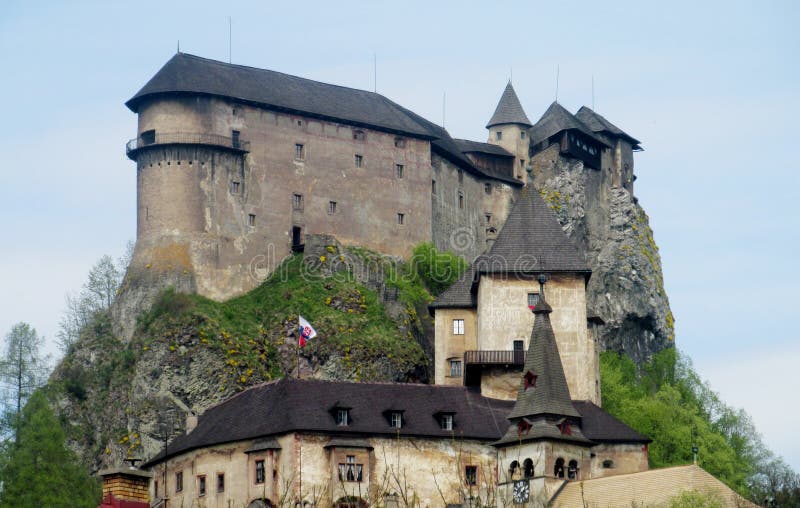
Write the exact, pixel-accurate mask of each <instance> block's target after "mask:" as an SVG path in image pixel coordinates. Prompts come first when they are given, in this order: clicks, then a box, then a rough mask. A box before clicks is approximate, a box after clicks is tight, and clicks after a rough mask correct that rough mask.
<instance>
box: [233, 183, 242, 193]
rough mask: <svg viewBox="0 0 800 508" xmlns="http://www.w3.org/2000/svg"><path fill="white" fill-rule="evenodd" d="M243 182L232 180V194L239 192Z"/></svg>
mask: <svg viewBox="0 0 800 508" xmlns="http://www.w3.org/2000/svg"><path fill="white" fill-rule="evenodd" d="M241 186H242V184H241V183H240V182H231V194H239V189H240V188H241Z"/></svg>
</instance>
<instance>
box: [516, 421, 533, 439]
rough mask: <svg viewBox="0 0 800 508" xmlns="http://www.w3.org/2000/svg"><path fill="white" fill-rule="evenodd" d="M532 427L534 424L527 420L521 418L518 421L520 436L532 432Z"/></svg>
mask: <svg viewBox="0 0 800 508" xmlns="http://www.w3.org/2000/svg"><path fill="white" fill-rule="evenodd" d="M531 427H533V425H531V424H530V423H528V422H527V421H525V420H520V421H519V422H517V434H519V435H520V436H526V435H527V434H528V432H530V430H531Z"/></svg>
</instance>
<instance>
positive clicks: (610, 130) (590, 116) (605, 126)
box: [575, 106, 642, 150]
mask: <svg viewBox="0 0 800 508" xmlns="http://www.w3.org/2000/svg"><path fill="white" fill-rule="evenodd" d="M575 118H577V119H578V120H580V121H581V122H583V123H584V124H586V126H587V127H589V128H590V129H592V131H593V132H602V133H606V134H608V135H610V136H613V137H618V138H622V139H624V140H625V141H627V142H628V143H630V144H631V145H633V149H634V150H641V149H642V147H641V146H639V145H640V144H641V142H640V141H639V140H638V139H636V138H634V137H633V136H630V135H629V134H627V133H626V132H625V131H623V130H622V129H620V128H619V127H617V126H616V125H614V124H613V123H611V122H609V121H608V120H606V118H605V117H604V116H603V115H601V114H599V113H597V112H596V111H593V110H592V109H591V108H587V107H586V106H581V109H579V110H578V112H577V113H575Z"/></svg>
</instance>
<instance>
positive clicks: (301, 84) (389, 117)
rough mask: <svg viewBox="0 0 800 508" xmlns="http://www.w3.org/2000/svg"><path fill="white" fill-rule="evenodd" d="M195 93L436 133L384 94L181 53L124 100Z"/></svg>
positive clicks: (132, 103) (136, 104)
mask: <svg viewBox="0 0 800 508" xmlns="http://www.w3.org/2000/svg"><path fill="white" fill-rule="evenodd" d="M175 93H192V94H207V95H216V96H222V97H231V98H234V99H239V100H242V101H245V102H251V103H256V104H259V105H264V106H269V107H273V108H277V109H281V110H287V111H292V112H299V113H304V114H308V115H311V116H319V117H324V118H332V119H342V120H346V121H348V122H352V123H355V124H361V125H365V126H372V127H377V128H380V129H384V130H390V131H396V132H401V133H405V134H411V135H415V136H419V137H424V138H431V137H433V136H432V135H431V133H430V132H429V131H428V129H426V128H425V127H423V126H421V125H420V124H419V123H417V122H415V121H414V120H413V119H411V118H409V117H408V115H406V114H404V112H403V111H401V110H400V109H399V107H398V105H397V104H395V103H394V102H392V101H390V100H389V99H387V98H386V97H384V96H382V95H380V94H377V93H373V92H367V91H365V90H357V89H354V88H347V87H343V86H337V85H331V84H328V83H320V82H319V81H313V80H310V79H305V78H300V77H297V76H291V75H289V74H283V73H281V72H275V71H270V70H266V69H257V68H255V67H247V66H244V65H233V64H229V63H224V62H219V61H216V60H210V59H207V58H201V57H199V56H194V55H188V54H186V53H178V54H176V55H175V56H173V57H172V58H171V59H170V60H169V61H168V62H167V63H166V64H164V66H163V67H162V68H161V69H160V70H159V71H158V72H157V73H156V75H155V76H153V77H152V78H151V79H150V81H148V82H147V84H146V85H144V87H142V89H141V90H139V91H138V92H137V93H136V95H134V96H133V97H132V98H131V99H130V100H129V101H128V102H126V103H125V104H126V105H127V106H128V107H129V108H130V109H131V110H132V111H134V112H138V107H139V104H141V102H142V100H143V99H145V98H146V97H148V96H152V95H159V94H175Z"/></svg>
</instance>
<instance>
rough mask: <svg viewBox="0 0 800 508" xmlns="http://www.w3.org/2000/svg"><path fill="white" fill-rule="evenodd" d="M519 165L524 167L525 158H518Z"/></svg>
mask: <svg viewBox="0 0 800 508" xmlns="http://www.w3.org/2000/svg"><path fill="white" fill-rule="evenodd" d="M519 167H521V168H524V167H525V159H520V160H519Z"/></svg>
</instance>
